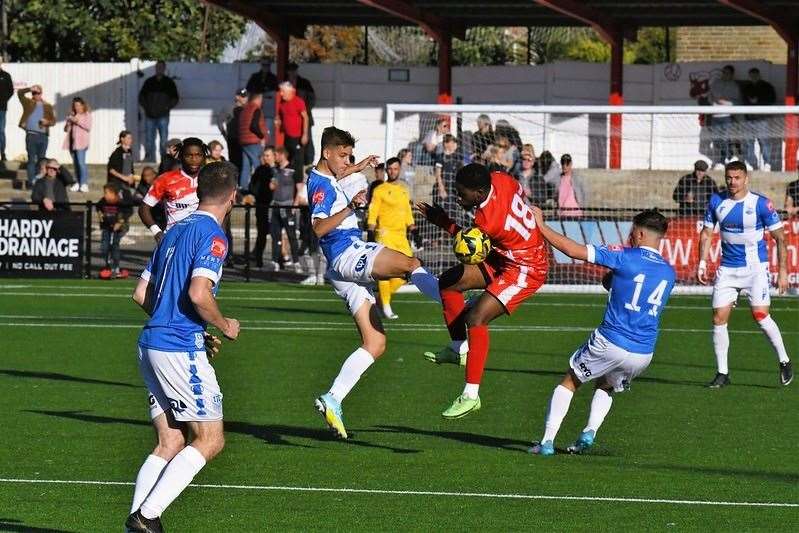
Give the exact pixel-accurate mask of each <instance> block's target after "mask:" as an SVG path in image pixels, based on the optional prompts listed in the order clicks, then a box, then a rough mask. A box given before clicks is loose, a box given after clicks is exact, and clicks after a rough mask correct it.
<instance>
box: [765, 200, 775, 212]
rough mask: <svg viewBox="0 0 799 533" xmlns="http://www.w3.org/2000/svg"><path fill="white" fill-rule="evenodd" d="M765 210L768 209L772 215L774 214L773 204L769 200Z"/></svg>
mask: <svg viewBox="0 0 799 533" xmlns="http://www.w3.org/2000/svg"><path fill="white" fill-rule="evenodd" d="M766 209H768V210H769V211H770V212H772V213H773V212H774V204H772V203H771V200H769V201H768V202H766Z"/></svg>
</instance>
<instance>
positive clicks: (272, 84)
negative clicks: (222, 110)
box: [247, 70, 277, 94]
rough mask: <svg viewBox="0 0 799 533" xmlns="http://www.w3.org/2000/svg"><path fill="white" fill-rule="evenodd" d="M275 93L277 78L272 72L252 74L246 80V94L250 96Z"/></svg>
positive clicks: (260, 71)
mask: <svg viewBox="0 0 799 533" xmlns="http://www.w3.org/2000/svg"><path fill="white" fill-rule="evenodd" d="M267 91H268V92H275V91H277V76H275V75H274V74H273V73H272V72H266V73H264V71H262V70H259V71H258V72H253V74H252V76H250V79H249V80H247V92H248V93H250V94H264V93H266V92H267Z"/></svg>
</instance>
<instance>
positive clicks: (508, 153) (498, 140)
mask: <svg viewBox="0 0 799 533" xmlns="http://www.w3.org/2000/svg"><path fill="white" fill-rule="evenodd" d="M494 144H495V145H496V146H497V147H498V148H500V149H501V152H500V156H499V158H498V160H497V161H498V162H499V163H500V164H501V165H502V166H503V167H504V172H507V173H508V174H510V175H515V174H516V173H517V172H518V171H519V168H520V167H521V161H520V159H521V158H520V156H519V150H518V149H517V148H516V145H514V144H513V143H512V142H511V141H510V139H509V138H508V137H506V136H505V135H504V134H496V137H495V141H494Z"/></svg>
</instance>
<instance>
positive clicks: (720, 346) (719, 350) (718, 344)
mask: <svg viewBox="0 0 799 533" xmlns="http://www.w3.org/2000/svg"><path fill="white" fill-rule="evenodd" d="M729 348H730V335H729V333H727V324H722V325H720V326H713V351H714V352H716V365H718V367H719V374H725V375H726V374H729V373H730V369H729V368H727V350H729Z"/></svg>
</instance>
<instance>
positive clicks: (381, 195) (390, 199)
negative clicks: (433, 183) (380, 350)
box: [367, 157, 416, 320]
mask: <svg viewBox="0 0 799 533" xmlns="http://www.w3.org/2000/svg"><path fill="white" fill-rule="evenodd" d="M399 175H400V161H399V159H397V158H396V157H392V158H391V159H389V160H388V161H386V181H385V182H384V183H383V184H381V185H378V186H377V187H375V189H374V192H373V193H372V201H371V202H370V203H369V217H368V218H367V224H368V230H369V240H376V241H377V242H379V243H380V244H382V245H383V246H385V247H386V248H390V249H392V250H396V251H398V252H400V253H403V254H405V255H407V256H408V257H413V252H412V251H411V245H410V243H409V242H408V230H410V231H415V230H416V225H415V224H414V222H413V212H412V211H411V198H410V195H409V194H408V190H407V189H406V188H405V186H404V185H401V184H400V183H399V181H397V180H398V178H399ZM404 283H405V280H404V279H402V278H391V279H389V280H380V281H378V282H377V289H378V292H379V293H380V303H381V304H382V310H383V315H385V317H386V318H388V319H392V320H393V319H396V318H399V317H398V316H397V315H396V314H394V311H393V310H392V309H391V295H392V294H393V293H394V292H396V291H397V289H399V288H400V287H401V286H402V285H403V284H404Z"/></svg>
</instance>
